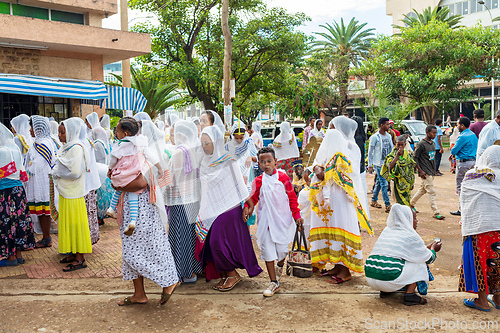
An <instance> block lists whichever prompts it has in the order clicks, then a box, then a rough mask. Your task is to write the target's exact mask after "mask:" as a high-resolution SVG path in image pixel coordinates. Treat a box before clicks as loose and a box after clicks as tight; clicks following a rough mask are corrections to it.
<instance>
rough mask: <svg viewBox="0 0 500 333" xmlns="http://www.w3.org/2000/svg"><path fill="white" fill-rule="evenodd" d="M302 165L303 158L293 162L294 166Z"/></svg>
mask: <svg viewBox="0 0 500 333" xmlns="http://www.w3.org/2000/svg"><path fill="white" fill-rule="evenodd" d="M299 165H302V160H296V161H293V162H292V167H293V168H295V167H296V166H299Z"/></svg>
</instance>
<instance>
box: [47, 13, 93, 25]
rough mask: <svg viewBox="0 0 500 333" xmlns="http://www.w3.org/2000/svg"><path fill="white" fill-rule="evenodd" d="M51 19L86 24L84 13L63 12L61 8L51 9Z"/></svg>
mask: <svg viewBox="0 0 500 333" xmlns="http://www.w3.org/2000/svg"><path fill="white" fill-rule="evenodd" d="M51 20H52V21H58V22H66V23H74V24H85V20H84V18H83V14H77V13H69V12H61V11H59V10H51Z"/></svg>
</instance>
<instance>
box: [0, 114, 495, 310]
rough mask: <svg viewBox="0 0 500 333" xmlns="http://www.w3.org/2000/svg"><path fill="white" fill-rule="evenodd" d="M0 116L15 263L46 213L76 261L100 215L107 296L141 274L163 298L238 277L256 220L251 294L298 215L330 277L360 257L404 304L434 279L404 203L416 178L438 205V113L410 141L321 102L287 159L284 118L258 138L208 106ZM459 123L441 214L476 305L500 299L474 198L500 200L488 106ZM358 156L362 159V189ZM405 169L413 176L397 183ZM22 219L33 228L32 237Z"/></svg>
mask: <svg viewBox="0 0 500 333" xmlns="http://www.w3.org/2000/svg"><path fill="white" fill-rule="evenodd" d="M477 115H478V116H480V115H481V114H480V113H477ZM483 117H484V115H483ZM476 123H477V122H476ZM11 125H12V126H11V130H9V129H8V128H7V127H5V126H4V125H0V132H1V133H0V134H1V136H0V148H1V149H0V164H1V165H0V167H1V172H0V198H1V200H0V215H1V217H2V224H1V225H0V256H1V257H3V258H4V259H3V260H1V261H0V266H17V265H21V264H23V263H24V260H23V258H22V251H24V250H29V249H33V248H35V247H36V248H44V247H50V246H52V239H51V228H52V225H53V224H54V222H55V223H56V224H57V227H58V251H59V253H61V259H60V262H61V264H63V265H64V266H63V267H62V270H63V271H64V272H71V271H76V270H80V269H85V268H86V267H87V265H86V262H85V255H86V254H89V253H92V247H93V245H95V244H96V243H97V242H98V241H99V225H102V224H103V223H104V218H105V217H106V216H111V217H115V218H116V220H117V222H118V224H119V226H120V234H121V239H122V259H123V279H124V280H132V281H133V285H134V294H133V295H132V296H130V297H127V298H125V299H124V300H122V301H120V302H119V305H121V306H125V305H131V304H143V303H146V302H147V301H148V298H147V296H146V292H145V289H144V278H148V279H150V280H152V281H153V282H155V283H156V284H158V285H159V286H160V287H161V288H162V294H161V298H160V301H159V303H160V304H165V303H166V302H167V301H168V300H169V298H170V297H171V295H172V293H173V292H174V290H175V288H176V286H177V285H178V284H179V283H196V282H197V279H198V276H199V274H202V273H203V274H204V276H205V277H206V280H207V281H210V280H213V279H215V280H218V281H217V282H216V283H215V284H214V285H213V286H212V288H213V289H214V290H216V291H220V292H227V291H230V290H232V289H234V288H235V287H236V286H237V284H238V283H239V282H240V281H241V280H242V277H241V276H240V275H239V273H238V271H237V269H245V270H246V272H247V274H248V276H249V277H250V278H251V277H254V276H257V275H259V274H261V273H262V271H263V270H262V268H261V267H260V266H259V263H258V261H257V256H256V254H255V252H254V248H253V245H252V237H253V236H252V235H251V233H250V230H251V229H250V226H251V225H253V224H257V230H256V235H255V236H256V238H257V245H258V247H259V249H260V253H261V255H260V257H261V259H262V260H263V261H264V262H265V266H266V270H267V273H268V276H269V284H268V285H267V287H266V288H265V290H264V291H263V295H264V296H266V297H271V296H273V295H274V294H275V293H276V292H277V291H278V290H279V288H280V277H281V276H282V274H283V270H284V265H285V260H286V257H287V254H288V251H289V244H290V243H291V242H292V241H293V237H294V234H295V232H296V230H303V231H304V232H305V234H306V237H307V239H308V241H309V244H308V245H309V246H308V249H309V251H310V254H311V263H312V266H313V268H314V270H315V271H318V272H319V274H320V275H322V276H326V277H328V279H329V282H331V283H333V284H341V283H344V282H346V281H349V280H350V279H351V278H352V275H351V274H352V272H357V273H363V272H364V273H365V275H366V278H367V282H368V284H369V285H370V286H371V287H372V288H374V289H376V290H378V291H380V296H381V297H386V296H387V294H388V293H392V292H396V291H401V290H402V291H403V292H404V297H403V302H404V304H406V305H415V304H425V303H426V299H425V298H423V297H421V296H419V295H417V293H419V294H420V295H426V293H427V289H428V283H429V281H432V279H433V277H432V274H431V272H430V270H429V266H428V265H429V264H431V263H432V262H433V261H434V260H435V259H436V253H437V252H439V251H440V249H441V243H440V241H439V240H435V241H433V242H432V243H431V244H428V245H425V244H424V242H423V240H422V238H421V237H420V236H419V235H418V233H417V232H416V227H417V213H418V211H417V209H416V207H415V206H416V204H417V202H418V200H419V199H420V198H421V197H422V196H423V195H424V194H427V195H428V198H429V203H430V205H431V209H432V211H433V216H434V218H436V219H437V220H442V219H444V216H443V215H441V213H440V211H439V209H438V207H437V205H436V200H435V198H436V192H435V189H434V184H433V180H434V177H435V176H438V175H439V173H440V172H439V162H438V160H439V161H440V158H441V156H442V154H443V143H442V141H441V137H442V132H440V130H441V129H440V125H441V122H440V121H436V123H435V125H430V126H428V127H427V129H426V137H425V138H424V139H423V140H421V141H420V142H419V143H418V145H417V146H416V147H415V149H414V150H413V149H412V147H411V145H410V144H409V141H408V137H407V136H406V135H404V134H403V135H401V134H400V133H399V132H397V130H396V129H394V127H393V125H394V122H392V123H391V121H390V119H388V118H380V119H379V121H378V130H377V131H376V132H373V133H372V135H371V136H370V137H369V138H368V137H367V135H366V133H365V129H364V126H363V120H362V119H361V118H359V117H356V116H354V117H352V118H349V117H345V116H338V117H335V118H333V119H332V121H331V122H330V123H329V124H328V127H327V129H326V130H325V129H323V121H322V120H319V119H318V120H316V119H309V120H308V126H307V127H306V129H305V131H304V137H303V149H307V148H305V147H306V145H307V142H308V141H309V140H310V139H311V138H312V137H316V138H318V139H319V141H318V142H320V143H321V144H320V146H319V149H318V150H317V153H316V154H315V158H314V161H312V163H310V164H311V165H302V163H301V161H300V159H299V158H300V151H299V148H298V145H297V140H296V137H295V134H294V132H293V130H292V128H291V124H290V123H289V122H288V121H284V122H282V123H281V124H280V134H279V135H278V136H277V137H276V138H275V139H274V142H273V144H272V145H271V146H269V147H263V140H262V135H261V134H260V130H261V124H260V123H259V122H254V123H253V124H252V125H251V126H247V125H246V124H244V123H243V122H242V121H240V120H235V121H234V123H233V125H232V127H231V128H230V129H229V130H228V132H229V137H228V138H226V137H225V133H226V127H225V126H224V124H223V122H222V120H221V118H220V117H219V115H218V114H217V113H216V112H214V111H210V110H207V111H205V112H204V113H203V114H202V115H201V117H200V118H196V117H195V118H191V119H189V120H181V119H179V117H177V116H176V115H170V116H169V117H167V119H166V123H164V122H162V121H156V122H153V121H152V120H151V119H150V118H149V116H148V115H147V114H145V113H138V114H136V115H135V116H134V117H124V118H121V119H120V121H119V122H118V124H117V126H116V128H115V129H114V134H113V129H111V128H110V119H109V116H107V115H104V116H103V117H102V118H101V119H99V116H98V115H97V113H91V114H90V115H88V116H87V117H86V118H85V120H82V119H80V118H69V119H67V120H64V121H62V122H61V123H59V124H58V123H57V122H55V121H53V120H49V119H48V118H45V117H41V116H31V117H28V116H26V115H20V116H18V117H16V118H14V119H12V121H11ZM469 127H470V120H469V119H468V118H466V117H462V118H460V120H459V121H458V126H457V128H458V131H459V132H460V135H459V136H458V137H457V138H456V140H455V142H454V146H453V148H452V150H451V153H452V157H453V158H455V160H456V163H457V166H456V184H457V186H456V187H457V193H458V194H459V195H460V207H459V210H458V211H457V212H452V214H456V215H462V222H461V223H462V232H463V236H464V253H463V265H462V274H461V283H460V288H461V290H464V291H470V292H476V293H478V295H479V298H478V299H476V300H471V299H467V300H464V304H465V305H467V306H469V307H475V308H478V309H480V310H484V311H487V310H488V309H489V307H488V301H489V302H491V303H492V304H494V305H495V304H500V274H498V273H497V271H496V270H495V269H493V268H492V267H493V266H494V265H495V264H496V263H497V262H496V261H495V260H497V259H495V258H496V257H498V251H499V250H498V249H499V244H500V226H499V224H498V223H499V221H498V218H497V217H496V215H495V213H494V210H492V209H483V208H485V207H487V206H486V205H495V204H497V205H498V204H499V203H500V187H499V185H500V184H499V183H498V182H499V179H498V178H496V175H497V174H498V172H500V164H499V162H500V152H499V150H500V147H499V146H496V145H495V143H498V142H496V141H497V140H500V112H498V113H497V115H496V119H495V120H494V121H493V122H491V123H490V124H488V125H486V126H483V127H482V128H481V129H479V130H478V133H476V130H477V129H476V127H477V125H476V126H473V129H474V130H475V131H474V132H472V131H471V130H470V129H469ZM367 145H368V148H367V149H366V151H365V147H366V146H367ZM365 156H366V157H367V158H365ZM476 158H477V160H476ZM367 172H368V173H376V181H375V185H374V189H373V195H372V197H371V203H369V202H368V193H367V186H366V174H367ZM415 173H417V174H418V176H419V177H420V178H421V185H420V187H419V189H418V191H417V192H416V194H415V195H414V196H413V197H412V196H411V191H412V189H413V188H414V183H415ZM390 183H393V184H394V185H393V189H392V191H393V194H394V197H395V199H396V202H397V203H394V204H391V202H390V200H391V199H390V197H389V191H388V190H389V189H390V186H389V184H390ZM380 192H382V198H383V201H384V205H385V211H386V212H387V213H388V214H389V215H388V219H387V227H386V228H385V229H384V231H383V232H382V234H381V235H380V236H379V238H378V240H377V242H376V244H375V247H374V248H373V250H372V252H371V254H370V256H369V257H368V259H367V260H366V262H363V255H362V242H361V231H360V230H361V229H365V230H366V231H367V232H368V233H369V234H373V230H372V227H371V226H370V214H369V206H371V207H373V208H376V209H378V208H382V205H381V204H379V203H378V196H379V194H380ZM478 201H480V202H481V204H482V205H484V206H481V207H479V206H478V205H477V204H476V202H478ZM479 211H480V212H479ZM34 224H35V225H37V224H38V225H39V227H40V229H41V233H42V238H41V239H40V240H39V241H38V242H36V243H35V237H34V230H33V225H34ZM495 256H496V257H495ZM327 264H329V265H330V266H328V267H327ZM332 265H333V266H332ZM327 268H330V269H327ZM480 273H481V274H480ZM488 295H489V296H488ZM495 306H496V305H495Z"/></svg>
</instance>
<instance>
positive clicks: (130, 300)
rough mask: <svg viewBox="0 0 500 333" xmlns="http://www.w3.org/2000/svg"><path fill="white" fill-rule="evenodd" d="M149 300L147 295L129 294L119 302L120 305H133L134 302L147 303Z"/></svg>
mask: <svg viewBox="0 0 500 333" xmlns="http://www.w3.org/2000/svg"><path fill="white" fill-rule="evenodd" d="M147 302H148V298H147V296H146V295H144V296H143V297H136V296H129V297H127V298H125V299H124V300H122V301H119V302H118V305H119V306H124V305H132V304H146V303H147Z"/></svg>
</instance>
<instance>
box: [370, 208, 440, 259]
mask: <svg viewBox="0 0 500 333" xmlns="http://www.w3.org/2000/svg"><path fill="white" fill-rule="evenodd" d="M371 255H380V256H387V257H392V258H396V259H403V260H405V261H409V262H412V263H416V264H424V263H425V262H427V261H428V260H429V259H430V258H431V256H432V252H431V251H430V250H429V249H428V248H427V247H426V246H425V243H424V241H423V239H422V238H421V237H420V236H419V234H418V233H417V232H416V231H415V229H413V214H412V212H411V208H410V207H408V206H403V205H400V204H394V205H393V206H392V208H391V211H390V213H389V217H388V218H387V227H385V229H384V231H382V233H381V234H380V236H379V238H378V240H377V242H376V243H375V246H374V247H373V250H372V252H371Z"/></svg>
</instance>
